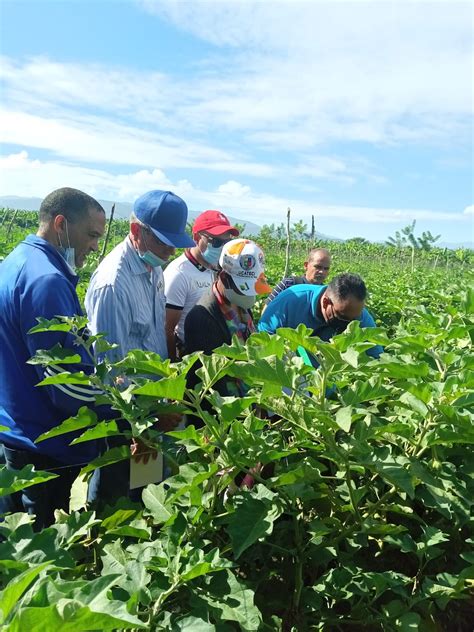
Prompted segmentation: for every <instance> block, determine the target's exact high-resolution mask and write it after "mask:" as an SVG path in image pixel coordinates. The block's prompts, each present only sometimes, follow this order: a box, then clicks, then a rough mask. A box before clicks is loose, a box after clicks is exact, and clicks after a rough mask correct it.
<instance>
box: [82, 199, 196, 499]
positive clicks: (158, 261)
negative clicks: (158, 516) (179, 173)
mask: <svg viewBox="0 0 474 632" xmlns="http://www.w3.org/2000/svg"><path fill="white" fill-rule="evenodd" d="M187 219H188V207H187V206H186V203H185V202H184V200H182V199H181V198H180V197H178V196H177V195H175V194H174V193H171V191H159V190H154V191H149V192H148V193H145V194H144V195H142V196H141V197H139V198H138V200H136V202H135V204H134V208H133V213H132V215H131V217H130V232H129V234H128V235H127V237H126V238H125V239H124V241H123V242H122V243H120V244H118V245H117V246H116V247H115V248H114V249H113V250H112V251H111V252H110V253H109V254H108V255H107V256H106V257H105V259H104V260H103V261H102V262H101V263H100V264H99V266H98V267H97V269H96V271H95V272H94V274H93V275H92V278H91V280H90V284H89V288H88V290H87V294H86V299H85V307H86V311H87V316H88V319H89V328H90V329H91V331H92V333H93V334H97V333H99V332H100V333H104V334H105V338H106V339H107V341H108V342H110V343H114V344H116V345H118V346H117V347H116V348H114V349H112V350H111V351H108V352H107V355H108V357H109V358H110V359H111V360H112V361H116V360H120V359H121V358H123V357H124V356H125V355H126V354H127V353H128V351H130V350H131V349H142V350H144V351H152V352H154V353H157V354H159V355H160V356H161V357H162V358H167V357H168V351H167V345H166V335H165V322H166V312H165V305H166V301H165V294H164V280H163V272H162V269H161V268H162V266H163V265H165V263H166V262H167V261H168V259H169V258H170V257H171V256H172V255H174V253H175V249H176V248H188V247H191V246H193V245H194V241H193V240H192V239H191V237H189V235H187V234H186V232H185V229H186V222H187ZM167 421H168V423H169V420H165V419H163V420H162V429H163V430H166V429H169V428H167V427H166V423H167ZM109 443H110V445H112V443H113V442H110V441H109ZM133 449H134V446H132V451H133ZM135 449H136V446H135ZM121 466H122V464H120V463H119V464H117V467H116V466H114V465H112V466H108V467H107V468H105V470H104V474H105V472H107V473H106V474H105V476H102V478H105V477H107V478H108V477H109V476H111V477H113V479H114V485H113V487H114V489H115V490H116V491H117V492H118V490H119V489H120V487H121V486H120V485H119V484H117V479H118V478H120V476H121V475H122V478H123V477H124V476H127V477H128V471H127V472H126V471H125V468H124V467H123V466H122V467H121ZM115 469H116V470H117V471H115V472H114V471H113V470H115ZM127 484H128V478H127ZM122 488H123V486H122ZM99 493H100V492H99Z"/></svg>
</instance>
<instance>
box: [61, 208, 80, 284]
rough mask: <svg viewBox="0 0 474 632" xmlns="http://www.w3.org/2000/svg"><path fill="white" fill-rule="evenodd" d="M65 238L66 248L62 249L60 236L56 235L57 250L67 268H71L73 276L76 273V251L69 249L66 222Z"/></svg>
mask: <svg viewBox="0 0 474 632" xmlns="http://www.w3.org/2000/svg"><path fill="white" fill-rule="evenodd" d="M66 237H67V248H64V247H63V244H62V242H61V235H60V234H59V233H58V239H59V246H60V247H59V248H58V250H59V252H60V253H61V255H62V256H63V258H64V259H65V261H66V263H67V264H68V266H69V267H70V268H71V270H72V272H74V274H75V273H76V249H75V248H72V247H71V242H70V241H69V231H68V229H67V220H66Z"/></svg>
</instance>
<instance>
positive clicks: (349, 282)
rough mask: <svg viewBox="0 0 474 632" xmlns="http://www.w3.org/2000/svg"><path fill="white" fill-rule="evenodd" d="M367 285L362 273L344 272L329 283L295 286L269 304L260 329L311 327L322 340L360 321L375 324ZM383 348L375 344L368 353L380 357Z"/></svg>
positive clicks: (271, 330)
mask: <svg viewBox="0 0 474 632" xmlns="http://www.w3.org/2000/svg"><path fill="white" fill-rule="evenodd" d="M366 296H367V288H366V286H365V283H364V281H363V280H362V279H361V278H360V276H359V275H358V274H350V273H344V274H339V275H338V276H336V277H334V279H333V280H332V281H331V283H329V285H323V286H318V285H306V284H304V285H294V286H293V287H290V288H288V289H287V290H284V291H283V292H281V293H280V294H278V296H276V297H275V298H274V300H273V301H272V302H271V303H269V304H268V305H267V307H266V309H265V312H264V313H263V315H262V318H261V319H260V322H259V324H258V329H259V331H267V332H269V333H275V331H276V330H277V329H278V328H279V327H293V328H295V327H298V325H300V324H303V325H306V326H307V327H310V328H311V329H312V330H313V332H314V335H315V336H317V337H318V338H320V339H321V340H325V341H327V340H330V339H331V338H332V337H333V336H335V335H336V334H339V333H342V332H343V331H344V330H345V329H346V327H347V325H348V324H349V323H350V322H351V321H353V320H358V321H359V322H360V326H361V327H375V321H374V319H373V318H372V316H371V314H370V313H369V312H368V311H367V309H366V308H365V306H364V305H365V299H366ZM382 351H383V348H382V347H381V346H380V345H375V346H374V347H372V348H371V349H369V350H368V351H367V354H368V355H370V356H372V357H374V358H378V357H379V355H380V354H381V353H382Z"/></svg>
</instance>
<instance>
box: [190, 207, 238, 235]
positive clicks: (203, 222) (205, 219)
mask: <svg viewBox="0 0 474 632" xmlns="http://www.w3.org/2000/svg"><path fill="white" fill-rule="evenodd" d="M204 231H205V232H206V233H209V235H215V236H218V235H222V234H223V233H228V232H231V233H232V235H234V237H238V236H239V229H238V228H236V227H235V226H232V225H231V223H230V222H229V219H228V218H227V217H226V216H225V215H224V213H221V212H220V211H204V212H203V213H201V214H200V215H198V216H197V217H196V219H195V220H194V225H193V235H195V234H196V233H201V232H204Z"/></svg>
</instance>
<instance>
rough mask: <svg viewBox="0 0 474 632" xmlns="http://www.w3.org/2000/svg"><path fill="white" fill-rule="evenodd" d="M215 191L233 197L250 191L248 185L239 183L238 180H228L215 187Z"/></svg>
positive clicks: (239, 196)
mask: <svg viewBox="0 0 474 632" xmlns="http://www.w3.org/2000/svg"><path fill="white" fill-rule="evenodd" d="M217 192H218V193H223V194H224V195H229V196H232V197H235V198H241V197H243V196H244V195H247V194H248V193H249V192H250V187H248V186H246V185H243V184H240V182H236V181H235V180H228V181H227V182H224V184H221V185H220V186H218V187H217Z"/></svg>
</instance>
